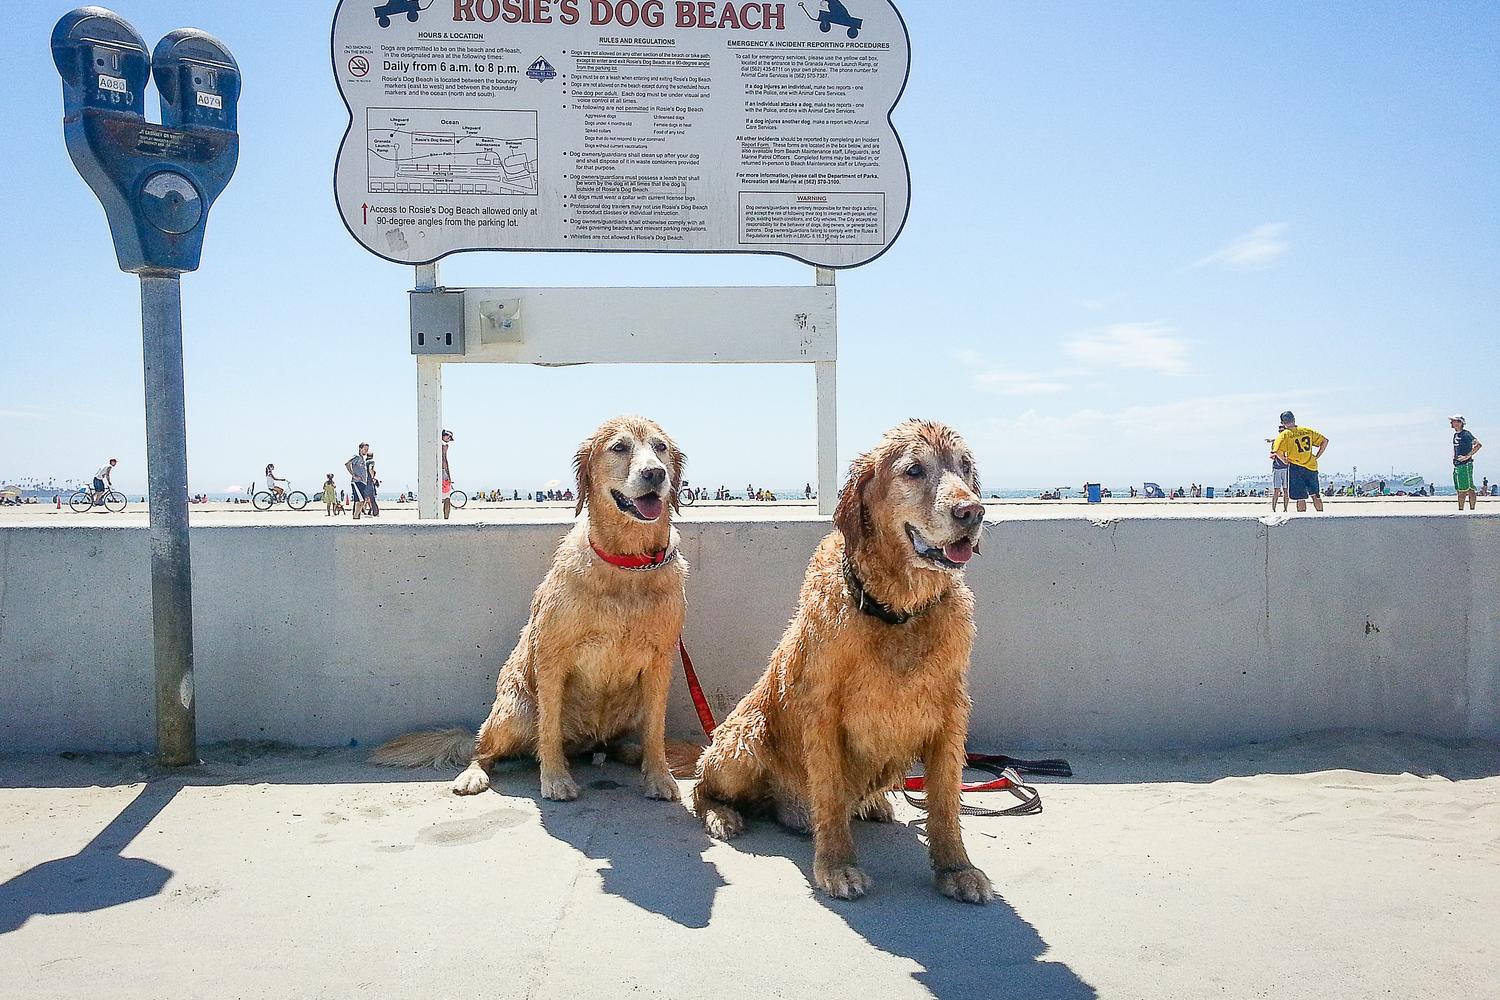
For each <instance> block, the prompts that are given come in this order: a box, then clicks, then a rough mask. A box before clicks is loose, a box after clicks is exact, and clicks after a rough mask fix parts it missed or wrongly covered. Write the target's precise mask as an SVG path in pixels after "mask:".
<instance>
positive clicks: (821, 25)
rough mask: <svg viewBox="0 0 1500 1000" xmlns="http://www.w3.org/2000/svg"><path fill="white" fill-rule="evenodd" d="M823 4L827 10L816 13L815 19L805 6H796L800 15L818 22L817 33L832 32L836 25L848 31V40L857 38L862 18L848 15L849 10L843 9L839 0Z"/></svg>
mask: <svg viewBox="0 0 1500 1000" xmlns="http://www.w3.org/2000/svg"><path fill="white" fill-rule="evenodd" d="M824 2H825V3H826V4H827V5H828V9H827V10H820V11H818V13H817V16H816V17H814V16H813V12H812V11H810V10H808V9H807V4H805V3H799V4H797V6H798V7H801V8H802V13H804V14H806V15H807V16H808V18H809V19H810V20H813V21H817V22H818V30H819V31H823V32H827V31H832V30H833V26H834V25H835V24H837V25H838V26H839V27H841V28H848V29H849V31H848V34H849V37H850V38H858V37H859V29H860V28H862V27H864V24H865V20H864V18H862V17H855V16H853V15H852V14H850V13H849V8H848V7H845V6H844V5H843V3H842V2H841V0H824Z"/></svg>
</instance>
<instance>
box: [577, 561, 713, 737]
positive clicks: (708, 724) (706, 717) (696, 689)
mask: <svg viewBox="0 0 1500 1000" xmlns="http://www.w3.org/2000/svg"><path fill="white" fill-rule="evenodd" d="M589 548H591V549H593V550H594V555H596V556H598V557H599V558H600V559H603V560H604V561H605V562H607V563H609V564H610V565H611V566H618V567H620V568H621V569H634V570H652V569H660V568H661V567H662V566H665V565H666V564H667V563H669V562H671V561H672V560H674V559H676V558H677V550H676V549H672V548H666V549H659V550H657V551H655V552H645V553H642V554H640V555H618V554H616V553H613V552H605V551H604V550H603V549H601V548H600V547H599V546H597V545H595V544H594V541H593V539H589ZM677 652H678V653H680V654H681V655H682V672H683V674H684V675H685V676H686V677H687V686H688V694H690V695H692V696H693V707H694V708H696V709H697V710H698V722H699V723H701V724H702V726H703V733H704V735H706V736H708V737H709V738H710V739H712V738H713V735H714V729H715V728H717V726H718V723H716V722H714V713H713V709H711V708H709V707H708V698H707V697H705V696H704V694H703V685H702V684H699V683H698V672H697V671H696V670H694V669H693V658H692V657H691V656H689V655H688V651H687V647H686V646H684V645H683V644H682V639H681V638H679V639H678V640H677Z"/></svg>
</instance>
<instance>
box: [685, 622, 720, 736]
mask: <svg viewBox="0 0 1500 1000" xmlns="http://www.w3.org/2000/svg"><path fill="white" fill-rule="evenodd" d="M677 652H678V653H679V654H681V655H682V673H683V675H684V676H685V677H687V686H688V694H690V695H692V696H693V707H694V708H696V709H697V710H698V722H699V724H700V725H702V726H703V735H705V736H707V737H708V738H709V739H713V735H714V730H715V729H717V728H718V725H719V724H718V723H717V722H715V721H714V713H713V709H711V708H709V707H708V698H706V697H704V694H703V685H702V684H699V683H698V671H696V670H694V669H693V658H692V657H691V656H689V655H688V651H687V647H686V646H684V645H683V644H682V640H681V639H678V640H677Z"/></svg>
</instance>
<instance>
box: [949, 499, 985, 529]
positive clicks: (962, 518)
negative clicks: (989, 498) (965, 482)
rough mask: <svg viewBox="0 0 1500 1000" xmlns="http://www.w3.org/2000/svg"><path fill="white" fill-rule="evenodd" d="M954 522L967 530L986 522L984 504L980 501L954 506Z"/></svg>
mask: <svg viewBox="0 0 1500 1000" xmlns="http://www.w3.org/2000/svg"><path fill="white" fill-rule="evenodd" d="M953 520H955V521H957V522H958V523H959V524H961V525H963V526H964V527H965V528H972V527H974V525H976V524H978V523H979V522H980V521H983V520H984V504H982V503H980V502H979V501H978V500H965V501H964V502H963V503H956V504H954V505H953Z"/></svg>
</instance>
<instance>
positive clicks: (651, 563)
mask: <svg viewBox="0 0 1500 1000" xmlns="http://www.w3.org/2000/svg"><path fill="white" fill-rule="evenodd" d="M589 548H591V549H593V550H594V555H596V556H598V557H599V558H600V559H603V560H604V561H605V562H607V563H609V564H610V565H611V566H618V567H620V568H621V569H660V568H661V567H663V566H665V565H667V563H669V562H671V561H672V560H674V559H676V558H677V550H676V549H671V548H668V549H658V550H657V551H655V552H646V553H643V554H641V555H635V556H621V555H616V554H615V553H613V552H605V551H604V550H603V549H601V548H600V547H599V546H597V545H595V544H594V541H593V539H589Z"/></svg>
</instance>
